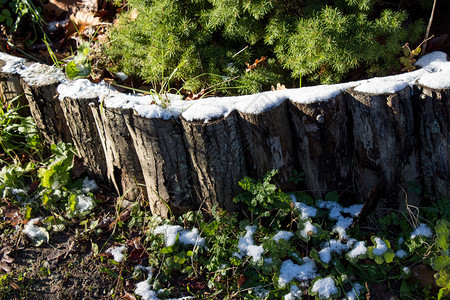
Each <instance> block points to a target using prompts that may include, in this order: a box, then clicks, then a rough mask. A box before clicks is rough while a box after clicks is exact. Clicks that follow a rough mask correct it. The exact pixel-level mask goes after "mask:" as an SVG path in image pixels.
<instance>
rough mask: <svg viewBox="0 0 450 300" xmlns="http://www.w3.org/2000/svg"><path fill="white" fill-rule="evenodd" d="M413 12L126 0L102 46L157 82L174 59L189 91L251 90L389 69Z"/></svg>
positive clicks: (177, 78) (130, 70)
mask: <svg viewBox="0 0 450 300" xmlns="http://www.w3.org/2000/svg"><path fill="white" fill-rule="evenodd" d="M407 18H408V15H407V12H406V11H403V10H399V11H394V10H392V7H391V6H385V5H384V4H380V3H376V2H375V1H368V0H364V1H363V0H361V1H359V0H348V1H331V2H330V1H315V0H314V1H313V0H306V1H302V2H300V3H298V2H297V1H291V0H290V1H283V2H282V3H281V2H279V1H276V0H248V1H242V2H239V3H236V2H235V1H229V0H183V1H169V0H162V1H139V0H130V1H129V10H128V11H125V12H124V13H123V14H122V15H121V16H120V18H119V22H118V24H117V25H116V26H115V27H114V28H113V29H112V30H111V33H110V43H109V44H108V45H107V47H105V52H106V53H107V55H108V56H109V58H110V60H111V61H112V62H114V63H115V64H116V67H117V69H120V70H122V71H124V72H125V73H127V74H130V75H134V76H139V77H141V78H144V79H145V80H147V81H148V82H151V83H153V84H154V87H157V86H160V85H161V84H162V82H167V80H168V75H169V74H171V72H172V71H173V70H175V69H177V72H176V74H174V76H173V77H172V80H173V81H174V82H175V83H176V84H178V85H180V86H181V85H183V84H184V88H185V89H186V90H189V91H192V92H193V93H197V92H199V91H201V90H202V89H207V88H208V87H212V86H217V85H221V88H220V89H217V90H215V92H216V93H217V92H220V93H222V94H225V95H226V94H228V93H233V91H237V92H238V93H241V94H243V93H255V92H259V91H262V90H268V89H270V87H271V86H276V84H277V83H278V82H285V83H290V82H291V81H292V79H296V78H300V79H301V78H302V77H305V78H306V79H308V80H309V81H311V82H321V83H336V82H339V81H340V80H341V79H342V78H343V76H344V75H345V74H347V73H348V72H350V71H351V70H353V69H355V68H358V67H364V68H365V69H366V73H367V75H370V76H373V75H383V74H387V73H389V72H390V71H391V69H392V68H399V67H400V64H399V61H398V58H397V57H398V56H399V54H400V53H401V46H402V45H403V44H404V43H405V42H407V41H410V42H414V41H415V40H417V39H418V38H419V36H420V34H421V33H422V32H423V30H424V27H425V26H424V24H423V22H421V21H417V22H415V23H413V24H410V25H409V26H405V25H404V24H405V21H406V20H407ZM262 56H265V57H268V59H267V61H264V63H257V64H256V65H255V68H249V67H248V66H249V65H251V64H252V62H253V61H254V60H255V59H259V58H260V57H262ZM283 69H285V70H283ZM288 72H290V73H291V74H290V75H289V74H288ZM233 78H235V79H236V80H232V81H231V82H229V81H228V80H229V79H233Z"/></svg>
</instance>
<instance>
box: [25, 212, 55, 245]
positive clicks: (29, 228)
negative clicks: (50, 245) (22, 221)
mask: <svg viewBox="0 0 450 300" xmlns="http://www.w3.org/2000/svg"><path fill="white" fill-rule="evenodd" d="M41 220H42V218H34V219H31V220H29V221H28V223H27V224H26V225H25V226H24V228H23V233H25V234H26V235H27V236H28V237H30V238H31V239H32V240H33V241H36V242H35V244H40V243H42V242H44V241H45V242H48V237H49V236H48V232H47V231H46V230H45V229H44V228H42V227H39V226H36V225H35V224H36V223H38V222H39V221H41Z"/></svg>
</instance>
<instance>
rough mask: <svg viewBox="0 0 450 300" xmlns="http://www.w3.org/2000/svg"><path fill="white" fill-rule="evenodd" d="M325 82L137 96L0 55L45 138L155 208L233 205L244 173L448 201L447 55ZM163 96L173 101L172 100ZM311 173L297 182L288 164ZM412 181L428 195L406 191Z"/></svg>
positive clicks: (399, 200)
mask: <svg viewBox="0 0 450 300" xmlns="http://www.w3.org/2000/svg"><path fill="white" fill-rule="evenodd" d="M417 65H418V66H419V67H421V69H419V70H416V71H414V72H410V73H406V74H401V75H396V76H390V77H383V78H374V79H370V80H362V81H358V82H350V83H344V84H338V85H330V86H317V87H305V88H301V89H288V90H281V91H271V92H265V93H259V94H254V95H247V96H236V97H225V98H204V99H200V100H195V101H183V100H182V99H181V98H179V97H178V96H176V95H167V96H166V95H161V96H151V95H147V96H136V95H126V94H121V93H118V92H117V91H115V90H114V89H113V88H111V87H109V86H107V85H106V84H104V83H102V84H93V83H90V82H89V81H87V80H76V81H70V80H67V79H66V78H64V77H63V75H62V73H61V71H59V70H57V69H55V68H53V67H49V66H43V65H40V64H32V63H28V62H25V61H24V60H23V59H18V58H15V57H11V56H9V55H6V54H3V53H0V67H1V68H0V69H1V72H0V81H1V82H0V87H1V91H0V92H1V94H2V99H3V101H10V100H11V99H13V98H14V97H16V96H18V95H21V94H22V93H24V92H25V98H26V100H27V101H28V103H29V106H30V111H31V114H32V116H33V118H34V119H35V122H36V124H37V126H38V129H39V130H40V132H41V135H42V137H43V138H44V139H45V140H46V141H47V142H49V143H55V142H58V141H72V143H73V144H74V145H75V147H76V149H77V152H78V155H79V156H80V157H81V158H82V159H83V160H84V163H85V166H86V167H87V168H88V170H89V171H90V173H91V175H93V176H95V177H96V178H97V179H98V180H100V181H103V182H104V183H107V184H110V185H111V186H112V187H113V188H115V190H116V191H117V192H118V193H119V194H120V195H124V197H125V198H126V199H128V200H130V201H135V200H136V199H137V198H138V197H144V198H146V199H147V200H148V201H149V203H150V208H151V211H152V212H153V213H154V214H158V215H161V216H168V215H169V214H170V213H173V214H181V213H183V212H185V211H187V210H189V209H198V208H199V207H201V206H206V207H207V208H212V207H213V206H214V205H217V206H219V207H222V208H224V209H227V210H236V209H238V207H237V206H236V205H235V204H234V203H233V202H232V198H233V197H234V196H235V195H236V194H237V193H239V192H240V191H241V189H240V187H239V185H238V183H237V182H238V181H239V180H240V179H242V177H244V176H251V177H254V178H260V177H262V176H263V175H264V174H265V173H266V172H267V171H269V170H271V169H278V170H279V173H278V175H277V176H276V177H275V178H274V180H275V182H276V183H277V185H278V186H279V187H281V188H283V189H284V190H307V191H310V192H312V193H313V195H314V197H315V198H320V197H323V196H324V195H325V194H326V193H327V192H329V191H338V192H339V193H340V194H343V195H345V196H346V197H347V199H351V200H352V201H366V202H367V201H368V200H369V199H370V201H371V202H374V203H370V204H371V205H378V207H379V208H384V207H391V208H392V207H397V208H404V207H405V206H404V205H405V203H406V201H405V200H406V197H407V199H408V204H412V205H418V204H419V199H421V198H422V197H423V195H425V193H427V194H428V195H430V197H431V199H433V200H436V199H444V198H448V197H449V190H450V170H449V169H450V167H449V160H448V158H449V146H448V143H449V129H450V128H449V126H450V125H449V116H450V110H449V101H448V96H449V89H450V62H447V57H446V55H445V53H442V52H434V53H432V54H429V55H426V56H424V57H422V58H421V59H420V60H419V61H418V62H417ZM166 97H168V98H166ZM293 170H297V171H298V172H303V173H304V178H303V179H304V180H303V181H302V182H298V183H295V182H293V181H292V180H291V179H292V171H293ZM411 185H417V186H421V187H423V188H422V191H421V192H420V193H419V194H414V193H413V192H409V191H408V187H409V186H411Z"/></svg>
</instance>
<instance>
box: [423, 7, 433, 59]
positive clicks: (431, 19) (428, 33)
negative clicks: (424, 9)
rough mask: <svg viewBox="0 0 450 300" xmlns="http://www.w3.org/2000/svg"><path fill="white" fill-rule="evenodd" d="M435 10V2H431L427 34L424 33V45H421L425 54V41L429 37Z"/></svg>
mask: <svg viewBox="0 0 450 300" xmlns="http://www.w3.org/2000/svg"><path fill="white" fill-rule="evenodd" d="M435 8H436V0H434V1H433V9H432V10H431V16H430V20H429V21H428V27H427V32H426V33H425V43H424V44H423V53H425V51H426V49H427V40H428V36H429V35H430V29H431V23H433V17H434V9H435Z"/></svg>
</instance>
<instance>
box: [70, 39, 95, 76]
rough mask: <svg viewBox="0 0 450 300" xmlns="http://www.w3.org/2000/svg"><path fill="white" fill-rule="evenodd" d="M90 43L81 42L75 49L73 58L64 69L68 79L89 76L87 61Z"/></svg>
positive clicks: (89, 66)
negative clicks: (75, 52)
mask: <svg viewBox="0 0 450 300" xmlns="http://www.w3.org/2000/svg"><path fill="white" fill-rule="evenodd" d="M89 49H90V43H89V42H83V43H82V44H81V45H80V46H79V47H78V49H77V54H76V55H75V57H74V58H73V59H72V60H71V61H69V62H68V63H67V65H66V67H65V70H66V75H67V77H69V78H70V79H79V78H86V77H88V76H89V75H90V74H91V62H90V59H89Z"/></svg>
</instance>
